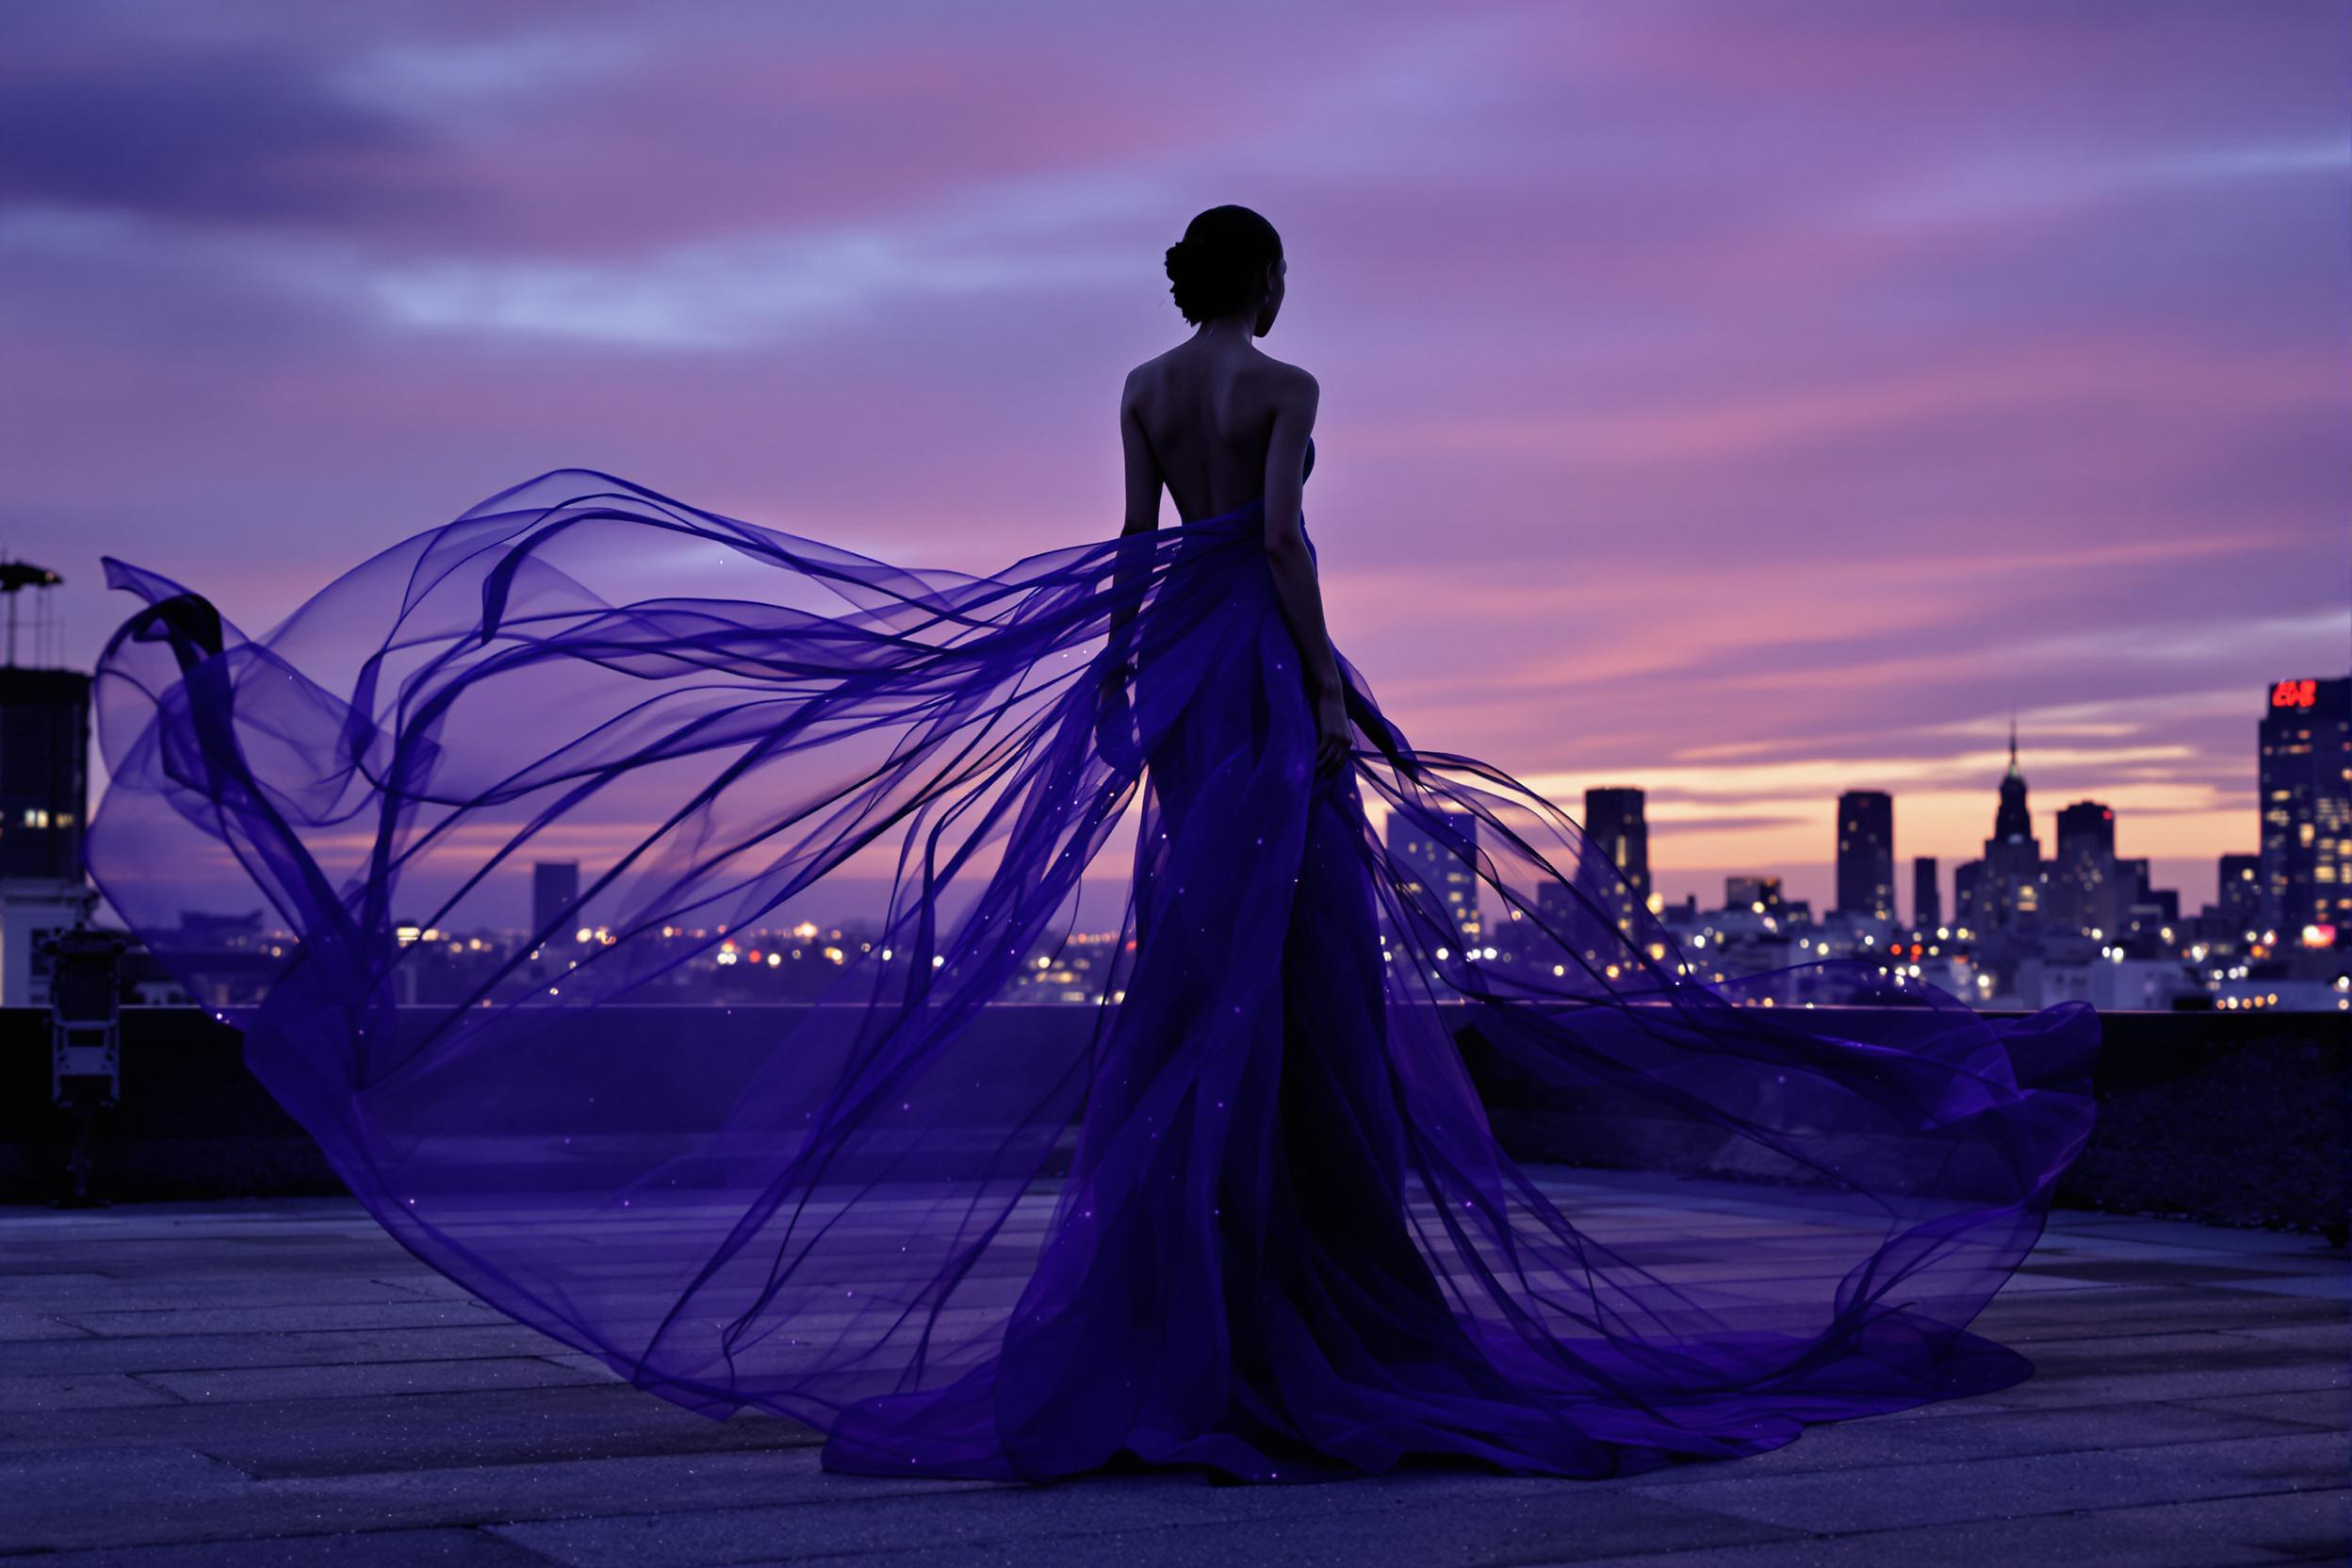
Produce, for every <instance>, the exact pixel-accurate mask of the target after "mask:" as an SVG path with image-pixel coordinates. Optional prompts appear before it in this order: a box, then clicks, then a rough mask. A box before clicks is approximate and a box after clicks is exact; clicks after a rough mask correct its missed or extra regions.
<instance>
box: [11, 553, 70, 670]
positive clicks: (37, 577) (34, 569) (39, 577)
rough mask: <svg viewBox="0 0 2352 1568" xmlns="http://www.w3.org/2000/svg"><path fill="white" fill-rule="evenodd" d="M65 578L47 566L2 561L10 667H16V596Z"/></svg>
mask: <svg viewBox="0 0 2352 1568" xmlns="http://www.w3.org/2000/svg"><path fill="white" fill-rule="evenodd" d="M64 580H65V579H63V578H61V577H59V576H58V575H57V573H55V572H53V571H51V570H50V569H49V568H48V567H46V566H36V565H33V564H30V563H29V562H24V561H0V594H5V595H6V596H8V668H10V669H14V668H15V667H16V596H17V595H18V594H20V593H22V592H23V591H24V590H25V589H27V588H40V589H43V590H47V589H50V588H55V587H57V585H58V584H60V583H62V582H63V581H64Z"/></svg>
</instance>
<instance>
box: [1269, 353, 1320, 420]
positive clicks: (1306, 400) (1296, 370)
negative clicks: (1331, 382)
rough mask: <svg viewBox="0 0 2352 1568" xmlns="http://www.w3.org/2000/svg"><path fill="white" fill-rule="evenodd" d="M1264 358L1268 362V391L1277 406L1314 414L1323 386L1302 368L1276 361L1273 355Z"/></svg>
mask: <svg viewBox="0 0 2352 1568" xmlns="http://www.w3.org/2000/svg"><path fill="white" fill-rule="evenodd" d="M1263 357H1264V358H1265V360H1266V366H1265V372H1266V391H1267V393H1268V395H1269V397H1270V399H1271V400H1272V401H1273V403H1274V404H1275V406H1276V407H1278V408H1286V409H1292V410H1297V411H1302V412H1305V413H1310V414H1312V413H1313V412H1314V411H1315V403H1316V401H1317V400H1320V399H1321V397H1322V396H1323V385H1322V384H1321V383H1320V382H1318V381H1316V380H1315V377H1314V376H1312V375H1310V374H1308V372H1307V371H1306V370H1305V369H1304V368H1302V367H1300V366H1297V365H1292V364H1290V363H1288V362H1287V361H1284V360H1280V359H1276V358H1275V357H1274V356H1273V355H1271V354H1266V355H1264V356H1263Z"/></svg>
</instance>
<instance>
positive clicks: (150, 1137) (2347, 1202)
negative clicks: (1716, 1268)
mask: <svg viewBox="0 0 2352 1568" xmlns="http://www.w3.org/2000/svg"><path fill="white" fill-rule="evenodd" d="M665 1010H668V1009H665ZM793 1010H795V1009H790V1008H777V1009H766V1008H754V1007H741V1006H738V1007H734V1008H729V1009H720V1008H705V1007H679V1008H677V1009H675V1011H677V1012H678V1014H680V1015H681V1016H680V1019H679V1026H680V1027H681V1028H691V1029H692V1030H693V1031H694V1037H695V1039H696V1040H697V1042H698V1045H699V1046H700V1048H701V1049H703V1050H705V1051H708V1052H712V1053H716V1054H721V1055H726V1056H733V1055H737V1054H748V1053H754V1052H757V1051H758V1050H760V1049H761V1047H762V1042H763V1041H764V1040H766V1039H769V1038H772V1037H773V1031H774V1029H775V1027H776V1023H777V1021H778V1015H779V1014H782V1013H786V1012H790V1011H793ZM1995 1016H1999V1015H1995ZM984 1017H985V1025H984V1026H988V1027H999V1028H1008V1029H1021V1030H1024V1031H1030V1030H1035V1029H1037V1028H1039V1027H1052V1028H1064V1027H1067V1028H1069V1029H1070V1030H1071V1031H1072V1032H1073V1038H1072V1041H1071V1044H1072V1047H1073V1049H1074V1048H1076V1047H1077V1045H1078V1040H1077V1038H1076V1037H1075V1032H1076V1031H1078V1030H1081V1029H1084V1028H1085V1027H1086V1024H1087V1015H1086V1011H1085V1010H1084V1009H1079V1008H1070V1007H1055V1006H1047V1005H1008V1006H1005V1007H999V1008H991V1009H989V1011H988V1014H987V1015H984ZM2100 1018H2101V1022H2102V1024H2103V1026H2104V1028H2103V1039H2102V1044H2101V1049H2100V1055H2099V1075H2098V1091H2099V1107H2100V1108H2099V1126H2098V1130H2097V1132H2096V1134H2095V1135H2094V1136H2093V1138H2092V1141H2091V1145H2090V1147H2089V1148H2088V1149H2087V1150H2086V1151H2085V1152H2083V1155H2082V1158H2081V1159H2080V1160H2079V1161H2077V1162H2076V1164H2075V1165H2074V1167H2073V1168H2071V1169H2070V1170H2069V1171H2068V1172H2067V1175H2066V1181H2065V1183H2064V1184H2063V1185H2062V1186H2061V1188H2060V1191H2059V1201H2061V1202H2062V1203H2065V1204H2068V1205H2071V1206H2075V1207H2083V1208H2104V1209H2117V1210H2122V1211H2126V1212H2131V1213H2155V1214H2168V1215H2179V1216H2182V1217H2189V1218H2194V1219H2198V1220H2203V1221H2207V1222H2211V1223H2217V1224H2226V1225H2246V1226H2272V1227H2281V1228H2289V1229H2295V1230H2301V1231H2317V1232H2324V1233H2329V1234H2330V1235H2331V1236H2332V1237H2333V1238H2334V1239H2335V1240H2336V1241H2337V1243H2338V1244H2339V1245H2342V1244H2343V1241H2344V1227H2345V1223H2346V1214H2347V1209H2352V1191H2348V1190H2347V1183H2348V1175H2347V1172H2348V1171H2352V1049H2347V1035H2348V1034H2352V1026H2348V1025H2347V1023H2346V1021H2345V1020H2344V1018H2343V1017H2342V1016H2341V1015H2330V1014H2307V1013H2268V1012H2264V1013H2215V1012H2195V1013H2148V1012H2111V1013H2105V1014H2102V1015H2100ZM1464 1055H1465V1059H1466V1061H1467V1062H1468V1064H1469V1067H1470V1069H1471V1071H1472V1073H1473V1075H1474V1076H1475V1077H1476V1078H1477V1079H1478V1084H1479V1088H1480V1091H1481V1092H1482V1094H1483V1095H1484V1096H1485V1098H1486V1101H1487V1103H1488V1104H1489V1106H1490V1108H1491V1112H1492V1115H1493V1118H1494V1123H1495V1130H1496V1132H1497V1134H1498V1135H1500V1136H1501V1137H1502V1139H1503V1141H1504V1143H1505V1145H1506V1146H1507V1147H1509V1148H1510V1149H1511V1152H1513V1153H1514V1154H1517V1155H1518V1156H1520V1157H1522V1158H1526V1159H1541V1160H1558V1161H1560V1162H1562V1163H1568V1164H1585V1165H1615V1166H1642V1165H1644V1164H1648V1163H1652V1162H1651V1161H1650V1160H1649V1158H1648V1157H1647V1156H1646V1155H1645V1153H1644V1152H1643V1149H1642V1129H1641V1128H1639V1127H1638V1126H1635V1125H1631V1124H1629V1123H1628V1122H1627V1121H1626V1120H1625V1119H1622V1118H1614V1119H1597V1120H1596V1119H1594V1118H1593V1117H1591V1116H1590V1115H1589V1114H1580V1112H1579V1110H1578V1108H1577V1107H1576V1105H1574V1104H1573V1103H1565V1100H1564V1098H1563V1097H1562V1096H1560V1094H1559V1093H1558V1091H1554V1090H1549V1089H1547V1088H1546V1087H1545V1086H1543V1085H1541V1084H1538V1083H1536V1082H1534V1081H1533V1080H1531V1079H1528V1078H1527V1077H1526V1076H1525V1075H1524V1074H1519V1073H1515V1072H1513V1071H1512V1070H1511V1069H1510V1067H1509V1065H1508V1064H1507V1063H1504V1062H1501V1061H1500V1060H1499V1059H1497V1058H1495V1057H1494V1056H1493V1055H1492V1054H1490V1053H1488V1052H1486V1051H1484V1050H1483V1049H1481V1048H1480V1046H1479V1044H1478V1041H1477V1040H1476V1039H1475V1038H1472V1039H1467V1040H1465V1041H1464ZM48 1073H49V1069H48V1015H47V1014H46V1013H45V1012H42V1011H39V1010H36V1009H31V1008H8V1009H0V1202H5V1203H27V1202H41V1201H47V1200H49V1199H51V1198H54V1197H56V1196H57V1195H58V1194H59V1193H61V1192H63V1191H64V1190H65V1183H66V1176H65V1171H66V1160H67V1154H68V1151H69V1148H70V1145H71V1141H72V1137H73V1120H72V1119H71V1118H70V1117H68V1116H66V1115H65V1114H64V1113H62V1112H60V1111H57V1110H55V1109H54V1108H52V1107H51V1105H50V1103H49V1076H48ZM1657 1163H1661V1164H1664V1165H1666V1166H1669V1167H1679V1166H1681V1165H1683V1164H1684V1163H1686V1162H1685V1161H1684V1160H1683V1159H1682V1158H1680V1157H1675V1158H1669V1159H1664V1160H1661V1161H1659V1162H1657ZM90 1187H91V1191H92V1192H93V1193H94V1194H96V1195H97V1196H99V1197H103V1198H108V1199H117V1200H123V1201H133V1200H150V1199H176V1198H221V1197H268V1196H275V1195H280V1194H294V1193H333V1192H339V1191H341V1190H342V1186H341V1184H340V1182H339V1181H338V1180H337V1179H336V1177H335V1174H334V1172H333V1171H332V1170H330V1169H329V1168H328V1167H327V1164H326V1161H325V1160H324V1159H323V1158H322V1157H321V1156H320V1155H319V1152H318V1150H317V1148H316V1147H315V1146H314V1145H313V1144H312V1143H311V1141H310V1139H309V1137H308V1136H307V1135H305V1134H304V1133H303V1132H302V1129H301V1128H300V1127H298V1126H297V1125H296V1124H295V1123H294V1122H293V1121H292V1119H289V1118H288V1117H287V1116H286V1113H285V1112H284V1111H282V1110H280V1109H279V1108H278V1105H277V1103H276V1102H275V1101H273V1100H272V1099H270V1095H269V1094H268V1092H267V1091H266V1090H264V1089H263V1088H262V1087H261V1086H260V1085H259V1084H258V1083H257V1082H255V1081H254V1079H253V1076H252V1074H251V1073H249V1072H248V1071H247V1070H245V1065H244V1061H243V1057H242V1037H240V1036H239V1035H238V1034H237V1031H236V1030H234V1029H231V1028H229V1027H227V1026H226V1025H224V1024H222V1023H221V1022H219V1021H216V1020H215V1019H214V1018H213V1017H212V1015H211V1014H209V1013H207V1012H205V1011H204V1010H203V1009H201V1008H196V1007H132V1008H126V1009H124V1013H123V1028H122V1104H121V1106H120V1107H118V1108H117V1109H115V1110H112V1111H106V1112H102V1113H100V1114H99V1115H98V1116H97V1117H96V1118H95V1119H94V1120H93V1122H92V1126H91V1175H90Z"/></svg>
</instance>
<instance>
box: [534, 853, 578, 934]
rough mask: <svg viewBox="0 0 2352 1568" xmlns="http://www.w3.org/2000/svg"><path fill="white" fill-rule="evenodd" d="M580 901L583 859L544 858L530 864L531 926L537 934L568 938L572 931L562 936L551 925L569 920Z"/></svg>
mask: <svg viewBox="0 0 2352 1568" xmlns="http://www.w3.org/2000/svg"><path fill="white" fill-rule="evenodd" d="M579 902H580V862H579V861H578V860H541V861H539V862H537V863H536V864H534V865H533V866H532V867H531V934H532V935H533V936H534V937H537V938H540V939H544V940H547V941H557V940H562V939H568V936H569V933H565V934H564V937H561V938H559V937H558V936H557V935H556V934H555V933H554V932H553V930H552V928H553V927H554V926H555V925H556V924H557V923H559V922H564V921H567V920H568V918H569V916H568V911H569V910H570V908H571V907H572V906H573V905H575V904H577V903H579Z"/></svg>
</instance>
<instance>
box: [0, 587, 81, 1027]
mask: <svg viewBox="0 0 2352 1568" xmlns="http://www.w3.org/2000/svg"><path fill="white" fill-rule="evenodd" d="M11 613H13V612H11ZM89 804H90V677H88V676H86V675H84V674H82V673H81V672H80V671H78V670H35V669H23V668H19V667H18V666H16V665H13V664H10V665H8V666H6V667H0V1005H5V1006H11V1007H38V1006H46V1005H48V1003H49V965H48V960H47V959H46V958H45V957H43V956H42V955H41V939H43V938H44V937H47V936H49V935H50V934H51V933H53V932H57V931H63V930H70V929H72V927H73V925H74V923H76V922H78V921H80V920H82V919H83V918H85V917H86V916H87V915H88V914H89V912H90V907H91V906H92V904H93V903H94V901H95V900H94V895H93V894H92V892H91V890H90V883H89V880H88V878H86V877H85V876H84V875H83V874H82V832H83V829H84V826H85V825H86V824H87V822H88V820H89Z"/></svg>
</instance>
